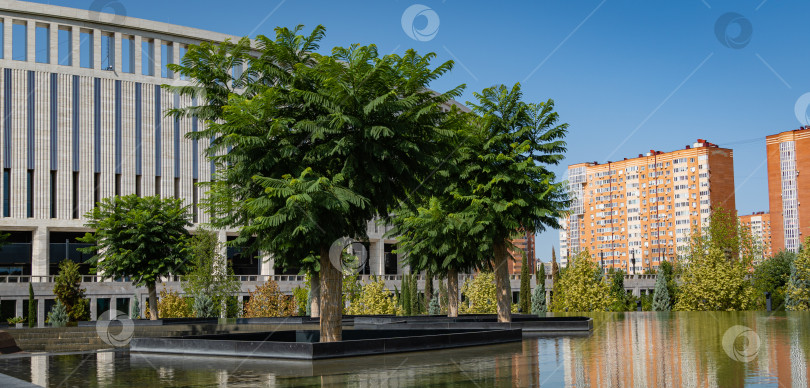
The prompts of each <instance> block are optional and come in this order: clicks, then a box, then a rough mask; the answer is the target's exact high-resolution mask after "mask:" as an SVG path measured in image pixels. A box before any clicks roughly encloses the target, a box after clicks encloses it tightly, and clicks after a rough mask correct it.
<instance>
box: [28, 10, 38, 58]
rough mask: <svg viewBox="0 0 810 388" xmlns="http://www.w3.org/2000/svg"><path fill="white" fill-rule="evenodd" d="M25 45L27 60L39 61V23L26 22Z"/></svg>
mask: <svg viewBox="0 0 810 388" xmlns="http://www.w3.org/2000/svg"><path fill="white" fill-rule="evenodd" d="M25 30H26V31H25V40H26V41H27V42H26V44H25V51H26V55H25V56H26V58H25V60H26V61H28V62H36V60H37V45H36V42H37V23H36V22H35V21H33V20H26V21H25Z"/></svg>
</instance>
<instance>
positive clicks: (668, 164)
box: [560, 139, 736, 273]
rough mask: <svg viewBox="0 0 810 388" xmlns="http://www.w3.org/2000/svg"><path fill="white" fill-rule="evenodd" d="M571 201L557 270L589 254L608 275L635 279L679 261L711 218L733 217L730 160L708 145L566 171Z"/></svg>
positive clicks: (577, 166)
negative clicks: (716, 213)
mask: <svg viewBox="0 0 810 388" xmlns="http://www.w3.org/2000/svg"><path fill="white" fill-rule="evenodd" d="M568 183H569V190H570V195H571V198H572V200H573V203H572V205H571V214H570V216H569V217H568V218H567V219H565V220H563V226H564V231H563V232H561V233H560V237H561V241H560V244H561V252H560V253H561V256H562V257H561V260H560V262H561V264H562V265H563V266H565V265H567V260H568V256H569V255H575V254H577V253H578V252H581V251H585V250H587V251H588V253H589V254H590V256H591V260H593V261H595V262H596V263H599V264H601V265H603V266H604V267H606V268H616V269H624V270H625V271H628V272H629V273H640V272H641V271H644V270H649V269H655V268H657V267H658V264H659V263H660V262H661V260H669V261H673V260H677V259H678V258H682V257H683V254H684V253H685V248H686V247H687V246H688V244H689V238H690V234H691V232H692V229H693V228H696V227H700V226H702V225H704V224H706V223H707V222H708V221H709V216H710V214H711V212H712V211H713V210H717V209H719V208H722V209H725V210H727V211H732V212H735V211H736V210H735V209H736V204H735V197H734V154H733V151H732V150H731V149H727V148H720V147H719V146H718V145H716V144H712V143H710V142H708V141H706V140H703V139H698V140H697V142H696V143H694V144H692V145H691V146H690V145H687V146H686V147H684V149H680V150H677V151H671V152H662V151H656V150H650V152H647V153H646V154H639V155H638V157H636V158H625V159H624V160H620V161H617V162H607V163H597V162H592V163H578V164H573V165H570V166H568Z"/></svg>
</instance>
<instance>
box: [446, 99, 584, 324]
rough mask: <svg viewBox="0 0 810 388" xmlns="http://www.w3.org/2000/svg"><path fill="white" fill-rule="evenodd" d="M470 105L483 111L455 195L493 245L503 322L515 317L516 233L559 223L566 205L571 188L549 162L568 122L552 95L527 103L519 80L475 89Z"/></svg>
mask: <svg viewBox="0 0 810 388" xmlns="http://www.w3.org/2000/svg"><path fill="white" fill-rule="evenodd" d="M474 96H475V97H476V102H474V103H468V104H469V105H470V106H471V107H472V110H473V112H474V113H476V114H477V115H478V116H479V119H478V120H477V121H476V125H474V126H473V127H472V130H473V132H472V135H473V136H472V139H473V141H470V142H468V143H467V144H466V146H465V147H463V148H462V149H461V150H460V154H461V155H462V157H461V160H460V162H461V165H462V166H464V168H463V169H462V171H461V173H460V174H459V179H460V180H461V181H462V182H464V184H462V185H459V187H458V190H457V191H456V192H455V193H454V194H455V195H454V196H455V197H457V198H459V200H460V201H463V202H465V203H466V205H467V208H466V209H465V212H468V213H470V214H474V215H475V218H476V222H477V223H478V224H479V225H480V226H481V228H482V231H481V235H482V236H483V240H484V241H485V242H486V244H487V245H488V246H489V247H491V251H489V252H488V254H487V256H488V257H491V258H492V266H493V268H494V272H495V283H496V287H497V289H498V321H499V322H510V321H511V313H510V307H511V288H510V285H509V275H508V271H507V261H508V260H510V257H511V256H510V255H509V252H508V249H509V248H511V242H510V241H511V239H512V238H514V237H516V236H517V234H519V233H523V232H525V231H528V232H532V233H534V232H538V231H544V230H545V229H546V228H547V227H551V228H555V229H556V228H559V227H560V225H559V223H558V219H559V218H560V217H562V216H563V214H564V212H565V210H566V209H567V207H568V204H569V202H568V199H567V193H566V188H565V186H564V185H563V184H562V182H558V181H557V178H556V176H555V174H554V173H553V172H551V171H550V170H549V169H548V167H549V166H550V165H556V164H558V163H559V162H560V161H561V160H562V159H563V157H564V152H565V151H566V143H565V141H564V140H563V138H564V137H565V134H566V133H567V128H568V125H567V124H560V123H558V121H559V115H558V114H557V113H556V112H554V101H553V100H548V101H545V102H541V103H537V104H535V103H526V102H524V101H523V93H522V92H521V90H520V84H515V85H514V86H513V87H512V88H511V89H510V88H507V87H506V86H504V85H500V86H495V87H490V88H486V89H484V90H482V91H481V93H474Z"/></svg>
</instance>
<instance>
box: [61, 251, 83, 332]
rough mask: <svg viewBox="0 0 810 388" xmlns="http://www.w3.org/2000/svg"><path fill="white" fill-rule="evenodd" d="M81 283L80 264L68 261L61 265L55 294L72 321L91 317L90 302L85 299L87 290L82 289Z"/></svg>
mask: <svg viewBox="0 0 810 388" xmlns="http://www.w3.org/2000/svg"><path fill="white" fill-rule="evenodd" d="M81 281H82V275H81V274H80V273H79V265H78V264H76V263H74V262H73V261H71V260H67V259H66V260H63V261H62V262H60V263H59V273H58V274H57V275H56V277H55V278H54V286H53V293H54V295H56V299H57V300H59V301H61V302H62V304H63V305H64V306H65V308H66V309H67V311H68V315H69V316H70V320H71V321H82V320H88V319H89V317H90V309H89V307H90V306H89V301H88V300H86V299H84V293H85V290H84V289H83V288H81Z"/></svg>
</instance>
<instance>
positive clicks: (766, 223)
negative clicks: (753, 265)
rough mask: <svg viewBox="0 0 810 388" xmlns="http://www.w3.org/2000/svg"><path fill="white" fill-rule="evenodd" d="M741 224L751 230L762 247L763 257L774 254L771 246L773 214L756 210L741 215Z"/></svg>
mask: <svg viewBox="0 0 810 388" xmlns="http://www.w3.org/2000/svg"><path fill="white" fill-rule="evenodd" d="M740 224H741V225H742V226H743V227H745V228H748V229H749V230H750V231H751V236H752V237H754V239H755V240H756V241H757V242H758V243H759V244H760V247H761V248H762V258H763V259H764V258H768V257H772V256H773V248H772V247H771V238H772V237H771V215H770V214H768V213H765V212H756V213H754V214H748V215H744V216H740Z"/></svg>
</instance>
